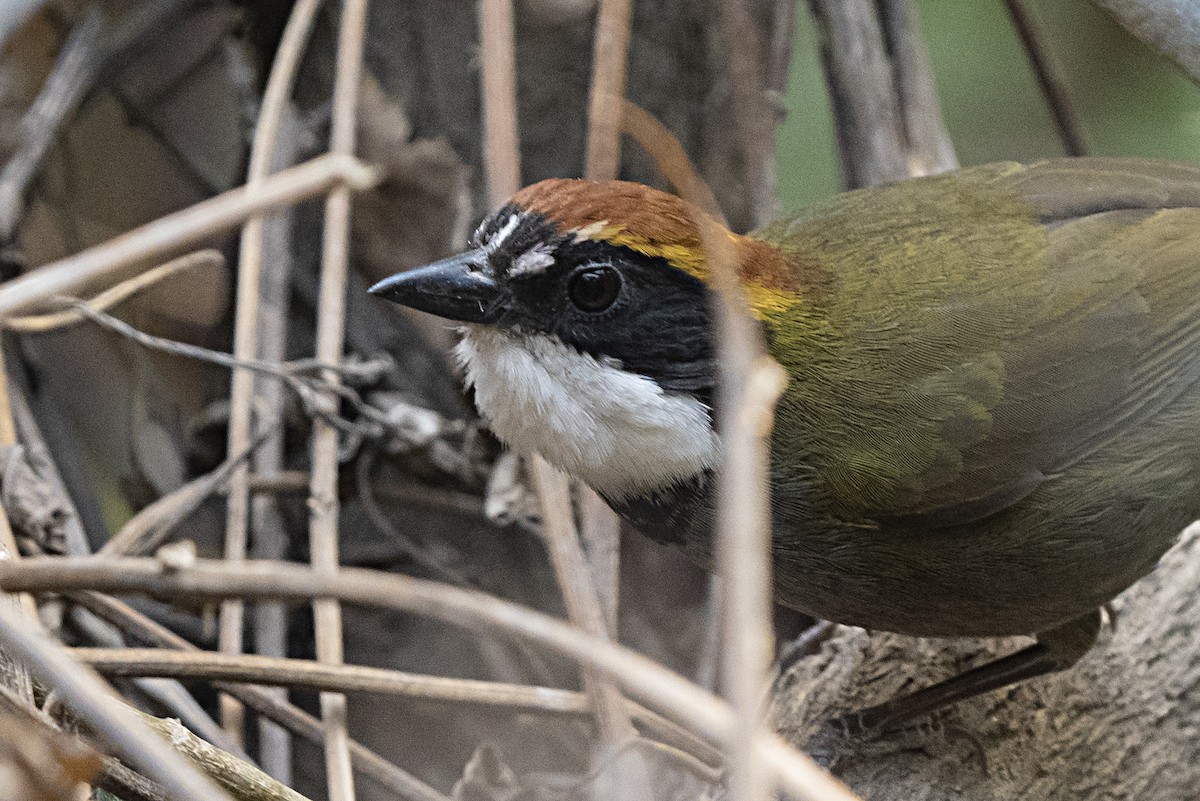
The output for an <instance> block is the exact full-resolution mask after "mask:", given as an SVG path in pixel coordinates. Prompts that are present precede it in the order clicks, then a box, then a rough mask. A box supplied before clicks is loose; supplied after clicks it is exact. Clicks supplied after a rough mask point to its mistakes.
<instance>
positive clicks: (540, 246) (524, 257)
mask: <svg viewBox="0 0 1200 801" xmlns="http://www.w3.org/2000/svg"><path fill="white" fill-rule="evenodd" d="M552 264H554V249H553V248H551V247H550V245H548V244H546V243H545V242H538V243H537V244H536V245H534V246H533V247H531V248H530V249H529V250H527V251H525V252H524V253H522V254H521V255H519V256H517V257H516V258H515V259H513V262H512V266H511V267H509V268H508V274H509V275H510V276H511V277H513V278H519V277H521V276H528V275H537V274H538V273H540V272H543V271H544V270H545V269H546V268H547V267H549V266H551V265H552Z"/></svg>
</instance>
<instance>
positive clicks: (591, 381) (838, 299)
mask: <svg viewBox="0 0 1200 801" xmlns="http://www.w3.org/2000/svg"><path fill="white" fill-rule="evenodd" d="M697 214H698V212H696V211H695V210H694V209H692V208H691V207H689V206H687V205H686V204H684V203H683V202H682V201H679V200H677V199H675V198H671V197H670V196H667V195H664V194H663V193H659V192H655V191H654V190H649V189H646V188H644V187H636V185H631V184H620V183H608V184H588V183H586V182H580V181H550V182H543V183H542V184H537V185H535V186H533V187H530V188H528V189H526V190H523V191H522V192H521V193H520V194H518V195H517V196H516V197H515V198H514V199H513V202H512V203H511V204H510V205H509V206H506V207H505V209H504V210H501V211H500V212H498V213H497V214H495V215H493V217H492V218H491V219H490V221H488V222H487V223H485V225H484V227H483V228H481V231H480V233H479V235H478V240H477V241H476V242H475V243H474V244H475V246H476V249H475V250H473V251H471V253H470V254H468V255H469V256H470V258H467V257H463V259H466V262H465V263H467V264H468V269H467V272H466V273H464V274H463V276H465V277H462V276H460V279H461V280H460V279H455V280H457V281H458V284H456V286H457V287H458V288H456V289H454V290H453V291H445V292H444V291H442V290H440V289H439V290H437V291H434V292H433V294H432V297H433V300H432V301H431V300H429V298H430V297H431V295H430V292H429V289H428V287H429V286H430V284H429V280H428V279H429V278H430V277H433V276H435V274H436V273H437V270H436V269H435V268H426V270H431V271H433V272H429V273H427V275H426V276H425V277H424V278H423V277H421V276H420V275H418V276H417V277H416V278H413V277H411V276H413V275H414V274H402V275H401V276H398V277H396V278H395V279H389V281H390V283H389V282H384V283H382V284H381V285H380V286H379V287H378V288H377V291H379V292H380V293H381V294H384V295H385V296H392V297H393V298H394V299H397V300H399V301H400V302H403V303H408V304H409V305H414V306H416V307H417V308H423V309H426V310H428V311H432V312H434V313H440V314H443V315H444V316H448V317H451V318H453V319H458V320H463V321H465V322H467V323H468V325H467V328H466V337H465V340H464V344H463V346H462V348H461V351H460V354H461V355H462V357H463V361H464V364H465V366H466V369H467V373H468V377H469V379H470V380H471V381H472V382H473V383H474V384H475V387H476V393H477V395H476V398H477V403H478V404H479V407H480V410H481V411H482V413H483V414H484V416H485V417H486V418H487V419H489V420H490V421H491V422H492V425H493V427H494V428H495V430H496V433H497V434H498V435H499V436H500V438H501V439H502V440H505V441H506V442H508V443H509V444H510V445H513V446H515V447H518V448H520V449H528V450H532V449H538V450H541V451H542V452H543V454H544V455H545V456H546V457H547V458H548V459H550V460H551V461H552V462H555V463H556V464H558V465H559V466H561V467H563V468H564V469H566V470H567V471H568V472H572V473H574V474H575V475H577V476H579V477H581V478H583V479H584V480H585V481H588V482H589V483H591V484H593V486H594V487H595V488H596V489H597V490H598V491H599V492H601V493H602V494H603V495H604V496H605V497H606V498H608V499H609V501H610V503H612V505H613V506H614V508H616V509H617V510H618V511H619V512H621V513H622V514H623V515H624V516H625V517H626V518H627V519H629V520H630V521H631V522H633V523H635V524H636V525H638V526H639V527H640V528H641V529H642V530H643V531H644V532H645V533H646V534H648V535H650V536H652V537H655V538H656V539H659V540H663V541H668V542H675V543H678V544H680V545H681V546H683V547H684V548H685V549H686V550H687V551H688V552H689V553H690V554H691V555H692V556H693V557H694V558H696V559H697V560H699V561H701V562H705V563H707V562H708V561H710V558H711V551H712V546H711V531H710V523H711V510H712V499H711V492H710V487H711V481H710V480H709V475H710V474H711V471H712V470H713V469H714V468H715V467H717V466H718V465H719V463H720V444H719V437H717V435H716V434H715V433H714V431H713V427H712V419H713V416H712V415H711V407H712V404H713V398H714V392H713V389H714V386H715V377H714V375H715V370H714V367H713V360H714V351H713V344H712V338H711V330H710V329H711V319H710V314H709V309H708V297H709V289H708V285H707V283H706V280H707V267H706V265H705V263H704V260H703V249H702V247H701V246H700V240H699V236H698V229H697V228H696V225H695V222H694V220H695V219H696V215H697ZM729 236H730V237H732V238H733V240H734V243H735V245H736V252H737V253H738V254H739V258H740V261H741V263H740V265H739V272H740V274H741V278H742V282H743V286H744V288H745V289H746V293H747V296H748V298H749V300H750V302H751V304H752V307H753V310H754V313H755V315H756V316H757V317H758V318H759V319H760V320H761V322H762V324H763V330H764V334H765V337H766V341H767V345H768V349H769V351H770V353H771V355H772V356H773V357H774V358H775V359H776V360H777V361H779V362H780V363H781V364H782V365H783V366H784V368H786V371H787V374H788V379H789V381H788V386H787V389H786V391H785V393H784V395H783V398H782V400H781V402H780V404H779V407H778V412H777V416H776V425H775V429H774V434H773V439H772V464H771V477H772V495H773V509H774V534H773V537H774V544H773V553H774V565H775V568H774V570H775V572H774V575H775V587H776V597H777V599H778V600H779V601H780V602H782V603H784V604H786V605H788V606H793V607H795V608H797V609H800V610H803V611H806V612H809V613H812V614H814V615H816V616H819V617H822V618H827V619H830V620H834V621H838V622H845V623H852V624H857V625H862V626H866V627H870V628H876V629H884V630H890V631H896V632H902V633H908V634H917V635H932V636H956V635H1003V634H1021V633H1026V634H1027V633H1036V632H1046V631H1048V630H1051V629H1054V628H1055V627H1057V626H1060V625H1062V624H1065V623H1067V622H1068V621H1071V620H1075V619H1079V618H1081V617H1083V616H1087V615H1089V614H1092V613H1094V610H1095V609H1096V608H1097V607H1099V606H1100V605H1102V604H1103V603H1105V602H1106V601H1108V600H1110V599H1111V598H1112V597H1114V596H1115V595H1116V594H1117V593H1119V592H1120V591H1121V590H1122V589H1124V588H1125V587H1127V586H1128V585H1129V584H1131V583H1132V582H1134V581H1135V580H1137V579H1138V578H1139V577H1140V576H1142V575H1144V574H1145V573H1147V572H1148V571H1150V570H1151V569H1153V567H1154V565H1155V563H1156V561H1157V560H1158V558H1159V557H1160V556H1161V555H1162V554H1163V553H1164V552H1165V551H1166V550H1167V549H1168V548H1169V547H1170V546H1171V544H1172V543H1173V542H1174V541H1175V539H1176V537H1177V535H1178V532H1179V531H1180V530H1181V529H1182V527H1183V526H1185V525H1186V524H1187V523H1189V522H1190V521H1191V520H1192V519H1194V518H1195V517H1196V515H1197V513H1198V512H1200V168H1197V167H1193V166H1187V165H1178V164H1170V163H1166V162H1159V161H1151V160H1135V159H1079V160H1060V161H1049V162H1043V163H1040V164H1036V165H1032V166H1029V167H1021V166H1018V165H1015V164H1001V165H991V166H987V167H980V168H974V169H968V170H963V171H960V172H957V173H953V174H948V175H943V176H936V177H930V178H923V179H916V180H912V181H905V182H901V183H898V184H894V185H891V186H887V187H880V188H874V189H869V190H864V191H860V192H853V193H847V194H844V195H840V196H838V197H837V198H835V199H834V200H833V201H831V202H830V203H829V204H828V205H826V206H824V207H822V208H818V209H815V210H812V211H810V212H808V213H806V214H804V215H802V216H800V217H796V218H793V219H787V220H781V221H779V222H777V223H774V224H772V225H769V226H767V227H766V228H764V229H762V230H760V231H757V232H754V233H752V234H749V235H747V236H735V235H733V234H729ZM463 259H460V263H463ZM441 272H442V275H443V276H444V274H445V273H446V269H445V267H444V266H443V267H442V268H441ZM614 275H615V277H614ZM480 281H486V282H489V284H490V286H489V287H487V288H484V289H481V288H480V287H481V286H482V284H480V283H479V282H480ZM614 285H615V289H613V286H614ZM568 298H569V300H568ZM414 299H415V300H414ZM472 304H474V305H472ZM476 307H477V308H476Z"/></svg>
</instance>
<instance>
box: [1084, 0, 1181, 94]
mask: <svg viewBox="0 0 1200 801" xmlns="http://www.w3.org/2000/svg"><path fill="white" fill-rule="evenodd" d="M1093 2H1094V3H1095V4H1096V5H1098V6H1100V7H1102V8H1104V9H1107V10H1108V12H1109V13H1110V14H1112V15H1113V16H1114V17H1116V19H1117V22H1120V23H1121V24H1122V25H1124V26H1125V27H1126V28H1127V29H1128V30H1129V32H1130V33H1132V34H1133V35H1134V36H1136V37H1137V38H1139V39H1141V40H1142V41H1144V42H1146V43H1147V44H1149V45H1151V46H1152V47H1154V48H1155V49H1157V50H1158V51H1159V52H1160V53H1162V54H1163V55H1164V56H1166V57H1167V58H1169V59H1171V60H1172V61H1174V62H1175V63H1176V64H1178V65H1179V66H1180V67H1181V68H1182V69H1183V71H1184V72H1185V73H1187V75H1188V77H1190V78H1191V79H1192V82H1193V83H1195V84H1197V85H1200V5H1197V4H1196V3H1194V2H1192V0H1093Z"/></svg>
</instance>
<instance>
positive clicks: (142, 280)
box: [3, 250, 225, 334]
mask: <svg viewBox="0 0 1200 801" xmlns="http://www.w3.org/2000/svg"><path fill="white" fill-rule="evenodd" d="M224 264H225V257H224V256H222V255H221V253H220V251H217V250H197V251H196V252H194V253H188V254H186V255H183V256H180V257H179V258H177V259H172V260H171V261H168V262H167V263H165V264H160V265H159V266H158V267H155V268H153V269H151V270H147V271H146V272H144V273H142V274H141V275H135V276H134V277H133V278H130V279H129V280H127V281H122V282H121V283H119V284H117V285H115V286H113V287H110V288H109V289H106V290H104V291H103V292H101V293H100V294H99V295H96V296H95V297H94V298H91V299H90V300H88V301H87V305H88V306H90V307H91V308H93V309H96V310H97V311H108V310H110V309H112V308H114V307H116V306H118V305H120V304H121V303H124V302H125V301H127V300H129V299H130V298H133V297H136V296H137V295H138V294H140V293H142V292H144V291H146V290H147V289H150V288H151V287H153V286H156V285H157V284H158V283H159V282H161V281H166V280H169V279H170V278H172V277H173V276H175V275H178V274H180V273H184V272H187V271H189V270H194V269H205V268H208V269H214V268H218V267H221V266H222V265H224ZM86 319H88V318H87V316H86V315H85V314H84V313H83V312H81V311H79V310H78V309H64V310H63V311H59V312H50V313H47V314H31V315H29V316H26V317H9V318H8V319H7V320H4V321H3V326H4V328H6V329H8V330H9V331H13V332H15V333H18V334H44V333H47V332H49V331H57V330H59V329H62V328H66V327H68V326H72V325H76V324H78V323H81V322H83V321H84V320H86Z"/></svg>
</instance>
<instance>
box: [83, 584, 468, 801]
mask: <svg viewBox="0 0 1200 801" xmlns="http://www.w3.org/2000/svg"><path fill="white" fill-rule="evenodd" d="M69 597H70V599H71V600H72V601H74V602H75V603H78V604H80V605H81V606H83V607H84V608H86V609H87V610H89V611H90V612H92V613H93V614H95V615H97V616H98V617H101V618H103V619H104V620H106V621H108V622H109V623H111V624H112V625H114V626H116V627H118V628H120V629H121V630H123V631H125V632H127V633H128V634H129V635H130V636H131V637H134V638H135V639H139V640H142V641H143V642H152V643H156V644H158V645H160V646H162V647H164V648H172V649H175V650H179V651H186V652H189V653H200V649H199V648H198V647H197V646H195V645H193V644H192V643H190V642H188V641H187V640H185V639H183V638H182V637H180V636H179V635H178V634H176V633H175V632H173V631H171V630H169V629H167V628H165V627H164V626H162V625H160V624H159V623H156V622H155V621H153V620H151V619H150V618H148V617H146V616H145V615H143V614H142V613H141V612H138V611H137V610H135V609H133V608H132V607H130V606H129V605H128V604H125V603H123V602H121V601H118V600H117V599H115V598H111V597H109V596H107V595H101V594H100V593H96V592H88V591H80V592H73V593H71V594H70V596H69ZM243 658H244V657H243ZM213 686H214V687H216V688H217V689H218V690H220V691H221V692H224V693H228V694H229V695H231V696H233V697H235V698H237V699H238V700H239V701H241V702H242V703H243V704H245V705H246V706H247V707H249V708H250V709H253V710H254V711H255V712H256V713H258V714H259V715H261V716H263V717H265V718H269V719H271V720H273V721H275V722H276V723H278V724H280V725H281V726H284V727H286V728H287V729H288V730H289V731H291V732H292V733H293V734H296V735H298V736H300V737H303V738H305V739H307V740H309V741H310V742H313V743H315V744H317V745H320V744H321V743H322V742H323V740H324V730H323V727H322V725H321V721H319V720H317V719H316V718H315V717H313V716H312V715H310V714H308V713H307V712H304V711H303V710H301V709H299V708H298V707H296V706H295V705H293V704H291V703H290V702H288V700H287V699H286V698H281V697H279V696H278V695H275V694H274V693H271V692H270V691H268V690H266V689H264V688H261V687H254V686H247V685H242V684H231V683H228V682H220V681H217V682H213ZM350 758H351V760H352V761H353V763H354V766H355V767H356V768H358V769H359V770H360V771H361V772H362V774H363V775H364V776H367V777H369V778H371V779H373V780H374V781H375V782H376V783H377V784H378V785H379V786H380V787H381V788H383V789H384V790H386V791H387V792H390V793H392V794H393V795H395V796H397V797H399V798H406V799H411V801H448V799H447V798H446V796H444V795H442V794H441V793H439V792H437V791H436V790H434V789H433V788H432V787H430V786H429V785H427V784H425V783H424V782H422V781H421V780H420V779H417V778H415V777H414V776H412V774H410V773H408V772H407V771H405V770H402V769H401V768H399V767H397V766H396V765H394V764H392V763H391V762H388V761H387V760H386V759H384V758H383V757H382V756H380V755H379V754H377V753H375V752H374V751H372V750H371V749H369V748H367V747H366V746H365V745H363V744H361V743H359V742H358V741H356V740H351V741H350Z"/></svg>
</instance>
